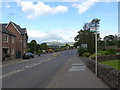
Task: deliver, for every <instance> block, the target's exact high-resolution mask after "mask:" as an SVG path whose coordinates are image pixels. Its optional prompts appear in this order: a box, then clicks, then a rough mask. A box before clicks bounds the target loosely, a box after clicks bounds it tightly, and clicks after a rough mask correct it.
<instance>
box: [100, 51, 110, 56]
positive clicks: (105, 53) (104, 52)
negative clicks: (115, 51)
mask: <svg viewBox="0 0 120 90" xmlns="http://www.w3.org/2000/svg"><path fill="white" fill-rule="evenodd" d="M99 53H101V55H102V56H105V55H111V52H109V51H99Z"/></svg>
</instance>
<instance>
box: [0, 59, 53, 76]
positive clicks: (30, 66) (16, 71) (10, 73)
mask: <svg viewBox="0 0 120 90" xmlns="http://www.w3.org/2000/svg"><path fill="white" fill-rule="evenodd" d="M31 60H33V59H31ZM50 60H52V58H48V59H46V60H45V62H47V61H50ZM26 61H28V60H26ZM41 63H42V61H41V62H38V63H33V64H30V65H28V66H25V67H23V68H22V69H18V70H14V71H11V72H8V73H6V74H3V75H2V76H0V78H5V77H7V76H10V75H13V74H16V73H18V72H21V71H23V70H25V69H26V68H32V67H34V66H37V65H39V64H41Z"/></svg>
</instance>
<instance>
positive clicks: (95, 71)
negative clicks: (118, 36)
mask: <svg viewBox="0 0 120 90" xmlns="http://www.w3.org/2000/svg"><path fill="white" fill-rule="evenodd" d="M95 53H96V57H95V61H96V64H95V74H96V76H97V29H96V34H95Z"/></svg>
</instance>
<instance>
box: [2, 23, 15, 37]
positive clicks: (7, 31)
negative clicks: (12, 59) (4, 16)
mask: <svg viewBox="0 0 120 90" xmlns="http://www.w3.org/2000/svg"><path fill="white" fill-rule="evenodd" d="M6 26H7V24H0V28H2V32H3V33H5V34H8V35H12V36H15V35H14V34H13V33H12V32H10V31H9V30H7V29H6V28H5V27H6Z"/></svg>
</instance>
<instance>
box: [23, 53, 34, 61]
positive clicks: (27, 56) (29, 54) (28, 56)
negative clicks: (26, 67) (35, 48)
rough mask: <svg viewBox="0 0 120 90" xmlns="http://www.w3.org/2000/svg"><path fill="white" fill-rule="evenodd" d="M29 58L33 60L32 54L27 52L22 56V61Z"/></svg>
mask: <svg viewBox="0 0 120 90" xmlns="http://www.w3.org/2000/svg"><path fill="white" fill-rule="evenodd" d="M30 58H34V54H33V53H31V52H27V53H25V54H24V55H23V59H30Z"/></svg>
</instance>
